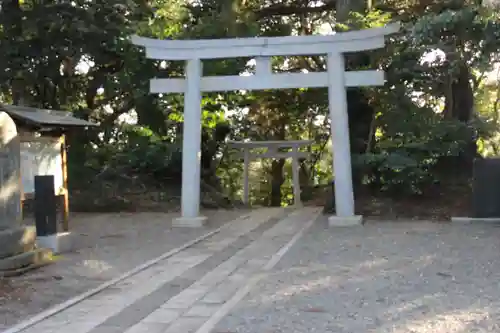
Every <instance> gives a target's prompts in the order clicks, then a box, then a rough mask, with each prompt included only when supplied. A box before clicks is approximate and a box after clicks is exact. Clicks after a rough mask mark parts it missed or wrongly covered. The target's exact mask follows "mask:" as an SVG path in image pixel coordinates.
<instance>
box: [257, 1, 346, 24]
mask: <svg viewBox="0 0 500 333" xmlns="http://www.w3.org/2000/svg"><path fill="white" fill-rule="evenodd" d="M336 3H337V2H336V1H335V0H333V1H332V0H331V1H328V2H327V3H326V4H324V5H322V6H316V7H309V6H297V5H286V4H277V5H273V6H269V7H266V8H262V9H261V10H258V11H256V12H255V13H254V15H255V17H256V18H257V19H259V20H260V19H263V18H266V17H270V16H288V15H299V14H300V15H304V14H313V13H322V12H325V11H331V10H334V9H335V5H336Z"/></svg>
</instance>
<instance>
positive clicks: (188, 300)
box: [161, 288, 210, 309]
mask: <svg viewBox="0 0 500 333" xmlns="http://www.w3.org/2000/svg"><path fill="white" fill-rule="evenodd" d="M209 291H210V289H209V288H203V289H200V288H198V289H191V288H190V289H186V290H184V291H182V292H181V293H179V294H178V295H177V296H175V297H172V298H171V299H170V300H169V301H168V302H166V303H165V304H163V305H162V306H161V307H162V308H165V309H188V308H189V307H191V306H192V305H193V304H194V303H195V302H196V301H197V300H199V299H201V298H202V297H203V296H204V295H206V294H207V293H208V292H209Z"/></svg>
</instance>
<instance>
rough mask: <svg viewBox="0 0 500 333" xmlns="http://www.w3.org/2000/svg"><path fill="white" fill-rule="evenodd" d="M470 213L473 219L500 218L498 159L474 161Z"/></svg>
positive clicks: (499, 166) (499, 170) (499, 168)
mask: <svg viewBox="0 0 500 333" xmlns="http://www.w3.org/2000/svg"><path fill="white" fill-rule="evenodd" d="M472 213H473V217H474V218H500V158H486V159H477V160H475V161H474V179H473V183H472Z"/></svg>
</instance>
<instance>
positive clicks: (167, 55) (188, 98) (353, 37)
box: [132, 24, 399, 226]
mask: <svg viewBox="0 0 500 333" xmlns="http://www.w3.org/2000/svg"><path fill="white" fill-rule="evenodd" d="M398 30H399V25H397V24H395V25H389V26H386V27H382V28H373V29H367V30H358V31H349V32H344V33H336V34H334V35H327V36H319V35H315V36H287V37H256V38H234V39H205V40H156V39H151V38H143V37H138V36H133V37H132V42H133V43H134V44H135V45H139V46H144V47H145V48H146V56H147V57H148V58H150V59H157V60H184V61H186V69H185V78H171V79H152V80H151V82H150V91H151V93H184V138H183V145H182V199H181V202H182V216H181V217H180V218H179V219H177V220H176V221H174V225H178V226H202V225H203V224H204V222H205V220H206V218H205V217H203V216H200V215H199V210H200V156H201V94H202V92H210V91H231V90H261V89H291V88H317V87H328V106H329V109H330V123H331V132H332V143H333V145H332V146H333V170H334V174H335V178H334V179H335V205H336V216H332V217H330V219H329V221H330V224H331V225H337V224H341V225H343V224H359V223H361V220H362V217H361V216H355V214H354V195H353V187H352V170H351V151H350V142H349V123H348V115H347V100H346V92H345V89H346V87H361V86H381V85H383V84H384V72H383V71H376V70H365V71H349V72H346V71H345V62H344V55H343V54H344V53H346V52H359V51H365V50H373V49H379V48H382V47H384V45H385V36H386V35H389V34H392V33H395V32H397V31H398ZM286 55H292V56H299V55H326V63H327V68H326V69H327V71H326V72H314V73H279V74H278V73H273V72H272V68H271V57H272V56H286ZM238 57H241V58H245V57H255V60H256V73H255V75H251V76H237V75H236V76H207V77H204V76H203V70H202V60H203V59H223V58H238Z"/></svg>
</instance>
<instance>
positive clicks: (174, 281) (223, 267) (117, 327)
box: [20, 208, 319, 333]
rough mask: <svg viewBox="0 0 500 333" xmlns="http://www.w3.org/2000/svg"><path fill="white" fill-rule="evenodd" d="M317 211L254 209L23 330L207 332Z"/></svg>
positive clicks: (66, 332)
mask: <svg viewBox="0 0 500 333" xmlns="http://www.w3.org/2000/svg"><path fill="white" fill-rule="evenodd" d="M318 214H319V209H317V208H304V209H301V210H295V211H292V210H266V209H263V210H259V211H256V212H255V213H253V214H252V215H251V217H250V218H248V219H246V220H243V221H241V220H240V221H233V222H231V223H229V224H227V226H225V227H223V228H222V229H221V230H220V232H218V233H216V234H214V235H212V236H211V237H209V238H207V239H205V240H203V241H201V242H199V243H197V244H195V245H193V246H191V247H189V248H187V249H185V250H183V251H181V252H178V253H176V254H173V255H172V256H170V257H168V258H166V259H164V260H162V261H160V262H158V263H156V264H155V265H152V266H150V267H148V268H146V269H144V270H142V271H141V272H139V273H137V274H135V275H133V276H130V277H129V278H126V279H124V280H122V281H121V282H119V283H117V284H115V285H113V286H111V287H109V288H107V289H105V290H103V291H102V292H100V293H97V294H95V295H93V296H91V297H89V298H87V299H85V300H83V301H81V302H79V303H77V304H75V305H73V306H71V307H69V308H67V309H65V310H63V311H61V312H59V313H57V314H55V315H53V316H51V317H48V318H46V319H44V320H42V321H40V322H38V323H36V324H34V325H33V326H30V327H28V328H26V329H24V330H22V331H20V332H23V333H49V332H50V333H195V332H196V333H209V332H211V331H212V329H213V328H214V327H215V326H216V325H217V323H218V322H219V321H220V320H221V319H222V318H223V317H224V316H225V314H227V313H228V312H229V311H230V310H231V309H232V308H233V307H234V306H235V305H236V304H237V303H238V302H239V300H241V299H242V298H244V297H245V295H246V294H247V293H248V292H249V291H250V290H251V288H252V286H254V285H255V284H256V283H257V282H258V280H259V278H260V277H261V276H262V274H261V273H262V272H263V271H266V270H269V269H271V268H272V267H273V266H274V265H275V264H276V263H277V262H278V261H279V259H280V258H281V257H282V256H283V255H284V254H285V253H286V251H287V250H288V249H289V248H290V246H291V245H292V244H293V242H294V241H296V240H297V239H298V238H299V237H300V236H301V234H302V233H303V232H304V231H305V230H306V229H307V228H308V227H309V226H311V225H312V223H313V221H314V220H315V219H316V217H317V216H318Z"/></svg>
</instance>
